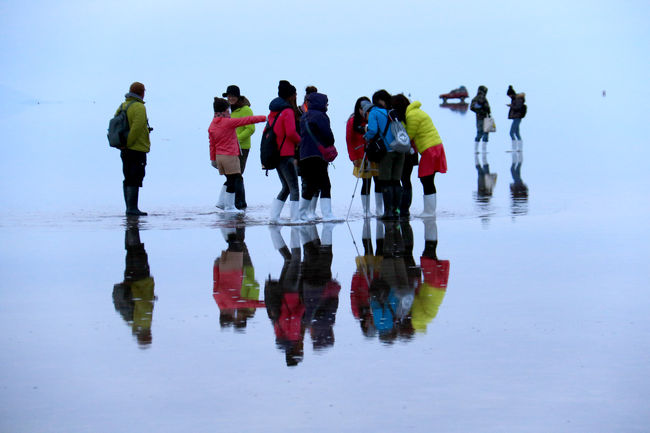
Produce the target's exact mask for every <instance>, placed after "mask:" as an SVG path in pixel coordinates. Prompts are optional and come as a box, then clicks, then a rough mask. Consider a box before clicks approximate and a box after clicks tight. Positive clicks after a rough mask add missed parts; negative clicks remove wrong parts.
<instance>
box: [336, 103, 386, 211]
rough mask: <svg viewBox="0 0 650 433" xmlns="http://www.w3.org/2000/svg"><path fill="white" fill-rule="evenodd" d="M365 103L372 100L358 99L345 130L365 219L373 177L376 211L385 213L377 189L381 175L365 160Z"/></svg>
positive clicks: (374, 166) (373, 165)
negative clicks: (359, 186)
mask: <svg viewBox="0 0 650 433" xmlns="http://www.w3.org/2000/svg"><path fill="white" fill-rule="evenodd" d="M363 101H368V102H370V99H369V98H367V97H366V96H362V97H360V98H359V99H357V102H356V104H354V113H352V114H351V115H350V117H349V118H348V123H347V125H346V128H345V140H346V142H347V144H348V155H349V156H350V161H352V163H353V164H354V169H353V170H352V174H353V175H354V176H355V177H357V178H361V205H362V206H363V216H364V217H365V216H369V215H370V180H371V179H372V178H373V177H374V178H375V211H376V213H377V215H381V214H382V212H383V198H382V194H381V192H380V191H379V190H378V188H377V176H378V175H379V170H378V168H377V164H376V163H374V162H370V161H368V159H367V158H364V156H365V153H366V140H365V139H364V138H363V134H364V133H365V132H366V129H365V128H366V119H365V117H364V116H363V114H362V112H361V102H363ZM362 163H363V165H362Z"/></svg>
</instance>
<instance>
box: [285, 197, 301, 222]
mask: <svg viewBox="0 0 650 433" xmlns="http://www.w3.org/2000/svg"><path fill="white" fill-rule="evenodd" d="M289 203H290V204H291V221H290V222H291V224H302V223H304V221H303V220H302V219H301V218H300V202H299V201H290V202H289Z"/></svg>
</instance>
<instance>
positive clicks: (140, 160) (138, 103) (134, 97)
mask: <svg viewBox="0 0 650 433" xmlns="http://www.w3.org/2000/svg"><path fill="white" fill-rule="evenodd" d="M144 91H145V89H144V84H142V83H139V82H137V81H136V82H135V83H133V84H131V87H130V88H129V93H127V94H126V95H124V97H125V101H124V102H123V103H122V104H121V105H120V107H119V108H118V109H117V111H116V112H115V114H117V113H119V112H120V111H121V110H123V109H126V116H127V118H128V120H129V136H128V138H127V141H126V148H125V149H122V151H121V153H120V157H121V158H122V172H123V173H124V182H123V185H124V202H125V203H126V214H127V215H136V216H140V215H146V214H147V213H146V212H142V211H141V210H140V209H138V191H139V188H141V187H142V180H143V179H144V175H145V170H144V169H145V166H146V165H147V153H149V148H150V147H151V142H150V141H149V132H151V131H152V130H153V128H150V127H149V120H148V119H147V110H146V109H145V108H144Z"/></svg>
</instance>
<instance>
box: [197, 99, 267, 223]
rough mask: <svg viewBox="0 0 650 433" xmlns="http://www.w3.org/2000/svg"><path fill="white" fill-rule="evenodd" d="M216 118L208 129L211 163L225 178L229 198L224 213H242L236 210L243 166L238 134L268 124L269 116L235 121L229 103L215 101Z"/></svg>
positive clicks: (226, 197) (225, 201) (225, 202)
mask: <svg viewBox="0 0 650 433" xmlns="http://www.w3.org/2000/svg"><path fill="white" fill-rule="evenodd" d="M212 107H213V108H214V118H213V119H212V123H210V127H209V128H208V135H209V137H210V162H211V163H212V166H213V167H214V168H216V169H218V170H219V174H223V175H225V176H226V194H225V196H224V208H223V210H224V212H234V213H241V212H243V211H241V210H239V209H237V208H236V207H235V188H236V186H237V183H238V182H239V181H241V165H240V163H239V153H240V149H239V142H238V141H237V133H236V132H235V130H236V129H237V128H238V127H239V126H243V125H250V124H251V123H260V122H264V121H266V116H247V117H240V118H239V119H232V118H231V117H230V111H228V107H230V105H229V104H228V101H226V100H225V99H221V98H214V103H213V104H212Z"/></svg>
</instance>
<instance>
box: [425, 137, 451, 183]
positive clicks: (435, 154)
mask: <svg viewBox="0 0 650 433" xmlns="http://www.w3.org/2000/svg"><path fill="white" fill-rule="evenodd" d="M434 173H447V157H446V156H445V148H444V147H442V143H440V144H438V145H436V146H431V147H430V148H428V149H427V150H425V151H424V153H423V154H422V155H421V158H420V165H419V166H418V177H425V176H431V175H432V174H434Z"/></svg>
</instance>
